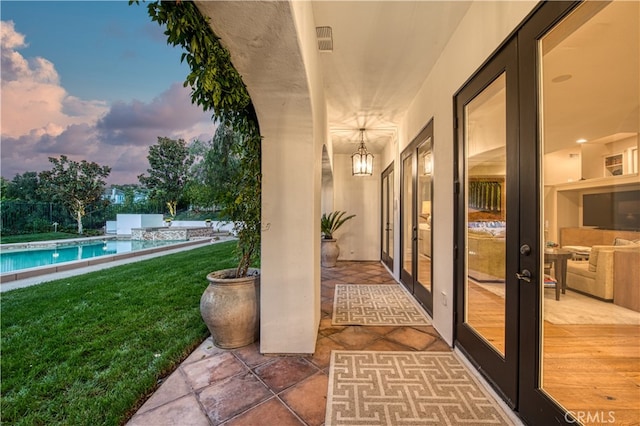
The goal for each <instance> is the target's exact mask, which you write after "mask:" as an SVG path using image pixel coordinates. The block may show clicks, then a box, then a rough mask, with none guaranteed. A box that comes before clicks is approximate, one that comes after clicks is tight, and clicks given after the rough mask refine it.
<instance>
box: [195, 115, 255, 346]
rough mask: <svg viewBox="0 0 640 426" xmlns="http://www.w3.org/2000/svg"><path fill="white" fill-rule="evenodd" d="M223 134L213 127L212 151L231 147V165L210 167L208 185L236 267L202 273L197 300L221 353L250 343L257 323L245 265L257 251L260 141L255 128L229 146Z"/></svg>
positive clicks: (252, 273) (250, 274)
mask: <svg viewBox="0 0 640 426" xmlns="http://www.w3.org/2000/svg"><path fill="white" fill-rule="evenodd" d="M228 131H229V129H228V128H226V127H225V126H224V125H222V124H221V125H220V127H218V130H216V136H214V146H216V145H215V144H216V142H217V143H226V144H227V145H225V146H226V147H227V148H231V151H230V152H228V153H227V154H228V157H226V161H229V160H231V163H232V164H231V165H229V164H227V166H228V167H226V168H218V169H216V168H215V167H214V168H212V170H217V172H216V173H215V174H214V175H211V176H209V180H208V184H209V185H210V187H213V188H216V190H215V191H213V193H214V201H215V204H216V205H217V206H220V207H222V211H221V217H222V218H223V219H225V220H229V221H232V222H233V224H234V227H233V228H234V233H235V234H236V235H237V237H238V245H237V248H236V257H237V259H238V266H237V267H235V268H232V269H225V270H221V271H214V272H211V273H210V274H208V275H207V281H208V282H209V285H208V286H207V288H206V290H205V291H204V293H203V294H202V298H201V300H200V311H201V314H202V318H203V320H204V322H205V323H206V324H207V327H208V328H209V331H210V332H211V336H212V338H213V343H214V344H215V345H216V346H217V347H220V348H225V349H230V348H238V347H242V346H246V345H248V344H251V343H253V342H255V341H256V340H257V339H258V337H259V320H260V309H259V306H260V270H259V269H257V268H252V267H251V265H252V264H253V263H254V262H255V261H256V260H257V257H258V255H259V248H260V232H261V228H260V207H261V206H260V201H261V196H260V194H261V184H260V182H261V179H260V162H259V158H260V156H259V151H260V144H261V138H260V135H259V134H258V133H257V129H253V130H251V132H250V133H249V134H248V135H243V136H241V137H235V138H234V140H232V141H229V140H225V138H224V137H219V136H220V133H222V134H223V135H224V133H225V132H228ZM236 136H237V134H236ZM218 146H219V145H218ZM212 151H215V148H213V149H212ZM212 157H213V158H216V159H220V158H222V157H221V156H220V155H217V153H216V152H212ZM237 200H242V202H241V203H239V202H237Z"/></svg>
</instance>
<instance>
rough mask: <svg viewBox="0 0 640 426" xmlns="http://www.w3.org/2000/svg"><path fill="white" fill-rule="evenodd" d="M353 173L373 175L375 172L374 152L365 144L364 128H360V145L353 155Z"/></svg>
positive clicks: (356, 174)
mask: <svg viewBox="0 0 640 426" xmlns="http://www.w3.org/2000/svg"><path fill="white" fill-rule="evenodd" d="M351 174H352V175H353V176H371V175H372V174H373V154H371V153H370V152H369V151H367V147H366V146H365V145H364V129H360V146H358V150H357V151H356V152H354V153H353V155H352V156H351Z"/></svg>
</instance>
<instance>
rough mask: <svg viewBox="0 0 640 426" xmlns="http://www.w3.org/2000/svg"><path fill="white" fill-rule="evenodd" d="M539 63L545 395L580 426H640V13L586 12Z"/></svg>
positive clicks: (583, 8) (547, 43) (612, 6)
mask: <svg viewBox="0 0 640 426" xmlns="http://www.w3.org/2000/svg"><path fill="white" fill-rule="evenodd" d="M538 54H539V57H540V59H539V60H538V63H539V64H540V69H539V76H538V78H539V87H540V93H539V99H540V105H541V109H540V111H539V114H540V119H539V120H540V134H541V147H540V153H541V154H540V155H541V157H542V158H541V161H540V163H541V165H542V170H541V178H542V181H541V183H540V192H541V200H540V205H541V207H540V210H541V214H540V216H539V217H540V219H539V220H540V223H539V229H540V235H539V238H540V244H541V246H542V247H545V249H544V250H543V253H541V255H540V270H539V271H538V274H539V276H540V277H544V280H543V285H541V286H540V290H539V292H540V300H541V302H540V310H541V311H542V316H541V319H540V324H539V327H540V329H541V330H542V342H541V357H540V363H541V366H540V374H539V387H540V388H541V389H542V391H543V392H544V393H545V394H546V395H547V396H548V397H550V398H551V399H552V400H554V401H555V402H556V403H557V404H559V405H560V406H562V407H563V408H564V409H565V410H566V411H567V412H568V413H570V415H572V416H573V417H574V418H575V420H577V421H579V422H581V423H594V424H595V423H598V424H604V423H615V424H637V422H638V419H640V405H639V403H638V402H639V401H640V392H639V390H638V389H639V387H640V380H639V379H638V378H639V377H640V297H638V292H637V289H638V277H639V276H640V246H634V245H633V241H637V240H638V239H640V179H639V178H638V169H637V163H638V160H637V155H638V134H639V132H640V126H639V122H640V113H639V111H640V77H639V76H640V66H639V63H640V61H639V57H640V3H639V2H626V1H614V2H611V3H609V2H586V3H584V4H582V5H580V6H578V7H577V8H576V9H575V10H574V11H573V12H572V13H571V14H569V15H568V16H567V17H566V18H564V19H563V20H562V21H561V22H560V23H559V24H558V25H556V26H555V27H554V28H553V29H552V30H551V31H549V32H548V33H546V35H545V36H544V37H543V38H542V39H540V40H539V43H538ZM634 291H635V293H634ZM567 418H569V419H570V416H569V417H565V419H567ZM571 420H573V419H571Z"/></svg>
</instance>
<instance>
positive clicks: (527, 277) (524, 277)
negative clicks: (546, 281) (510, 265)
mask: <svg viewBox="0 0 640 426" xmlns="http://www.w3.org/2000/svg"><path fill="white" fill-rule="evenodd" d="M516 278H518V279H519V280H520V281H524V282H527V283H530V282H531V271H529V270H528V269H523V270H522V272H520V273H516Z"/></svg>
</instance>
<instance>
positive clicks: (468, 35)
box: [396, 1, 537, 344]
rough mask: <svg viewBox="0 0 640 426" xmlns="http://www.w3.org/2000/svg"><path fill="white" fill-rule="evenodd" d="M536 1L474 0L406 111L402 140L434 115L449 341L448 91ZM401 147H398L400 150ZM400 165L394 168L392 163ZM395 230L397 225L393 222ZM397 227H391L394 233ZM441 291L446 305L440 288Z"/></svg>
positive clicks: (436, 239) (439, 260)
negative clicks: (482, 0) (488, 0)
mask: <svg viewBox="0 0 640 426" xmlns="http://www.w3.org/2000/svg"><path fill="white" fill-rule="evenodd" d="M536 4H537V2H534V1H519V2H501V1H496V2H474V3H473V4H472V5H471V7H470V8H469V11H468V12H467V14H466V15H465V17H464V19H463V20H462V22H461V23H460V25H459V26H458V29H457V30H456V32H455V33H454V34H453V36H452V37H451V39H450V40H449V43H448V44H447V47H446V49H445V50H444V52H443V53H442V55H441V56H440V58H439V59H438V62H437V64H436V66H435V67H434V69H433V70H432V72H431V74H430V75H429V77H428V78H427V79H426V81H425V83H424V84H423V86H422V88H421V90H420V91H419V92H418V94H417V96H416V98H415V100H414V102H413V104H412V105H411V107H410V109H409V112H408V114H407V117H406V122H405V126H406V133H407V134H408V135H409V137H408V138H407V140H401V142H402V143H403V144H405V145H403V146H402V148H404V146H406V144H408V141H409V140H411V139H412V138H413V137H414V136H415V135H417V133H418V132H419V131H420V129H422V128H423V127H424V125H425V124H427V122H428V121H429V119H430V118H431V117H433V118H434V147H433V152H434V154H433V155H434V160H435V164H434V183H435V185H434V201H433V208H434V212H433V220H432V227H433V230H434V231H433V244H434V247H437V248H438V250H437V251H436V252H435V253H434V259H433V260H434V266H433V273H434V279H433V286H434V304H433V316H434V318H433V325H434V327H435V328H436V329H437V330H438V332H439V333H440V334H441V335H442V336H443V338H444V339H445V340H446V341H447V342H448V343H450V344H452V343H453V325H454V324H453V305H454V299H453V294H454V290H453V289H454V282H453V268H454V264H453V243H454V241H453V235H454V233H453V232H454V223H453V203H454V194H453V191H452V188H453V165H454V138H453V134H454V130H453V112H452V111H453V95H454V94H455V93H456V92H457V91H458V90H459V89H460V88H461V87H462V85H463V84H464V82H465V81H466V80H467V79H469V77H471V76H472V75H473V73H474V72H475V71H476V70H477V69H478V68H479V67H480V65H481V64H482V63H483V62H484V61H485V60H486V59H488V58H489V56H490V55H491V53H492V52H493V51H494V50H495V49H496V48H497V47H498V46H499V45H500V44H501V43H502V42H503V41H504V40H505V39H506V38H507V36H508V35H509V34H510V33H511V32H512V31H513V30H514V29H515V28H516V27H517V26H518V24H519V23H520V22H521V21H522V20H523V19H524V18H525V17H526V15H527V14H528V13H529V12H530V11H531V10H532V9H533V7H534V6H535V5H536ZM402 148H400V151H401V150H402ZM397 170H399V168H398V169H397ZM396 230H397V231H399V228H398V227H396ZM398 237H399V233H398V232H396V238H397V239H399V238H398ZM441 293H444V294H445V299H446V306H445V305H444V304H443V302H442V300H443V298H442V294H441Z"/></svg>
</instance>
